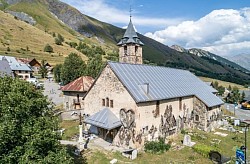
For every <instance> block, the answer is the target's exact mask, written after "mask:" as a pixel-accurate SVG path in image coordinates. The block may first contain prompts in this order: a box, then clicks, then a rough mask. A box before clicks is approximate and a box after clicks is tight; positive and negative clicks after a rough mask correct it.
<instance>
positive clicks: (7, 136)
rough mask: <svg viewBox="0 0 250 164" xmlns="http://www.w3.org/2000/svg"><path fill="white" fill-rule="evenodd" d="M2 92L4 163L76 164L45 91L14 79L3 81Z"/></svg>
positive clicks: (0, 136)
mask: <svg viewBox="0 0 250 164" xmlns="http://www.w3.org/2000/svg"><path fill="white" fill-rule="evenodd" d="M0 91H1V92H0V100H1V101H0V161H1V163H63V164H68V163H73V159H72V158H71V157H70V155H69V154H68V153H67V151H66V149H65V148H64V147H63V146H61V145H60V143H59V141H58V140H59V139H60V137H59V134H58V133H57V132H56V131H57V130H58V119H57V118H56V117H54V116H53V113H52V109H51V108H50V107H49V106H51V105H50V103H49V102H48V100H47V98H46V97H45V96H43V94H42V93H41V91H38V90H35V88H34V87H33V86H32V85H31V84H29V83H28V82H25V81H23V80H19V79H17V78H16V79H13V78H10V77H4V78H0Z"/></svg>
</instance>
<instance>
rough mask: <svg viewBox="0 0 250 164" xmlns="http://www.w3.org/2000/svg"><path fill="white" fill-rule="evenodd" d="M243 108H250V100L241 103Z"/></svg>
mask: <svg viewBox="0 0 250 164" xmlns="http://www.w3.org/2000/svg"><path fill="white" fill-rule="evenodd" d="M241 108H243V109H250V101H245V102H242V103H241Z"/></svg>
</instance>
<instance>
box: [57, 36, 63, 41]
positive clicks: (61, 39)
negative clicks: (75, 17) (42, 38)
mask: <svg viewBox="0 0 250 164" xmlns="http://www.w3.org/2000/svg"><path fill="white" fill-rule="evenodd" d="M57 38H58V39H59V41H61V42H64V37H63V36H62V35H61V34H57Z"/></svg>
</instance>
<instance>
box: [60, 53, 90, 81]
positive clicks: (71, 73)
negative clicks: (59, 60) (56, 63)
mask: <svg viewBox="0 0 250 164" xmlns="http://www.w3.org/2000/svg"><path fill="white" fill-rule="evenodd" d="M85 68H86V64H85V63H84V61H83V60H82V59H81V57H80V56H78V55H77V54H75V53H71V54H69V56H68V57H66V58H65V60H64V63H63V67H62V73H61V80H62V82H63V84H68V83H69V82H71V81H73V80H75V79H77V78H78V77H80V76H83V75H84V70H85Z"/></svg>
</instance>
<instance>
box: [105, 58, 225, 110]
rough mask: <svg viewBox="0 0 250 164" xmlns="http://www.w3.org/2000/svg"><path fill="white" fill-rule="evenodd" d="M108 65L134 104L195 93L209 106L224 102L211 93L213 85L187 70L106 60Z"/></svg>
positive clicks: (213, 90)
mask: <svg viewBox="0 0 250 164" xmlns="http://www.w3.org/2000/svg"><path fill="white" fill-rule="evenodd" d="M108 65H110V67H111V69H112V70H113V71H114V73H115V74H116V75H117V77H118V78H119V79H120V81H121V82H122V83H123V85H124V86H125V88H127V90H128V92H129V93H130V94H131V95H132V97H133V98H134V100H135V101H136V102H137V103H139V102H146V101H156V100H165V99H171V98H177V97H184V96H193V95H194V96H196V97H197V98H199V99H200V100H201V101H203V102H204V103H205V104H206V105H207V106H208V107H212V106H216V105H220V104H223V101H222V100H221V99H220V98H218V97H217V96H215V95H214V94H213V93H214V92H217V91H216V90H215V89H214V88H212V87H210V86H208V85H207V84H206V83H204V82H203V81H201V80H200V79H199V78H197V77H196V76H195V75H193V74H192V73H191V72H189V71H186V70H180V69H174V68H167V67H159V66H151V65H143V64H128V63H117V62H108ZM147 86H148V87H147ZM147 88H148V92H147ZM146 92H147V93H146Z"/></svg>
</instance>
